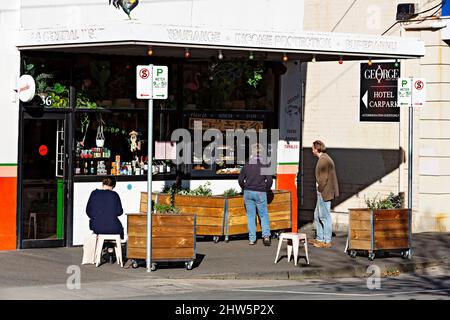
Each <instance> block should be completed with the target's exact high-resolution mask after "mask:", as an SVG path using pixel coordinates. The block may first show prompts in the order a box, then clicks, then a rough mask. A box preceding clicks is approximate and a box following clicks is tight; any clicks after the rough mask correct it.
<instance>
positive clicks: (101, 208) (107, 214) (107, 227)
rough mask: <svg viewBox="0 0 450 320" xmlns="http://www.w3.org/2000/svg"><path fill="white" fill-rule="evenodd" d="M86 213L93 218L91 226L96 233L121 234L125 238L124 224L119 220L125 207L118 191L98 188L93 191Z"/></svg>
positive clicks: (90, 222)
mask: <svg viewBox="0 0 450 320" xmlns="http://www.w3.org/2000/svg"><path fill="white" fill-rule="evenodd" d="M86 213H87V215H88V217H89V218H90V219H91V220H90V221H89V228H90V229H91V230H92V231H93V232H94V233H95V234H120V236H121V238H123V226H122V223H121V222H120V220H119V216H121V215H122V214H123V209H122V203H121V201H120V197H119V195H118V194H117V192H115V191H112V190H98V189H97V190H94V191H92V193H91V196H90V197H89V200H88V203H87V206H86Z"/></svg>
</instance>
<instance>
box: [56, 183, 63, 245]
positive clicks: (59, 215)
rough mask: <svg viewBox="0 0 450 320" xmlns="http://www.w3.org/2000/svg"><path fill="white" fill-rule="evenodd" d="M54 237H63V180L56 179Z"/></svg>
mask: <svg viewBox="0 0 450 320" xmlns="http://www.w3.org/2000/svg"><path fill="white" fill-rule="evenodd" d="M56 199H57V206H56V238H57V239H62V238H63V224H64V219H63V218H64V182H63V180H62V179H58V180H57V182H56Z"/></svg>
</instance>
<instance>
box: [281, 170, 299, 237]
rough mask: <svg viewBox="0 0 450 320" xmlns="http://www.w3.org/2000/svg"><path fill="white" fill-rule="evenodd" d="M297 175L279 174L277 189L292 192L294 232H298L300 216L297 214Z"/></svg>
mask: <svg viewBox="0 0 450 320" xmlns="http://www.w3.org/2000/svg"><path fill="white" fill-rule="evenodd" d="M296 179H297V175H296V174H278V175H277V189H279V190H289V191H291V199H292V232H297V231H298V214H297V185H296V182H297V180H296Z"/></svg>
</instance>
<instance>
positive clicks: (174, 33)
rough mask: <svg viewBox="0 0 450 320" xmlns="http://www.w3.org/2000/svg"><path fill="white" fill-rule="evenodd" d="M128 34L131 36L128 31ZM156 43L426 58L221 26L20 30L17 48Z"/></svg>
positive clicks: (337, 40) (384, 46) (378, 45)
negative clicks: (130, 42)
mask: <svg viewBox="0 0 450 320" xmlns="http://www.w3.org/2000/svg"><path fill="white" fill-rule="evenodd" d="M130 30H132V32H130ZM129 41H133V42H136V43H139V42H143V43H148V42H149V41H150V42H158V43H160V44H161V45H164V44H179V45H183V46H185V45H187V44H189V45H198V46H205V47H211V46H227V47H239V48H258V49H264V50H267V51H271V50H276V51H278V50H280V49H283V50H291V51H293V52H296V51H310V52H311V51H314V52H316V53H328V54H332V53H335V54H339V55H342V54H347V55H354V54H367V55H371V56H374V55H378V56H380V57H382V56H386V55H387V56H389V57H391V58H392V57H394V56H395V57H419V56H423V55H424V54H425V46H424V43H423V42H422V41H419V40H417V39H412V38H400V37H384V36H373V35H358V34H346V33H341V34H339V33H334V32H333V33H326V32H321V33H318V32H292V33H274V32H259V31H251V30H236V29H226V28H220V29H217V28H208V27H206V28H205V27H185V26H168V25H150V24H144V23H142V24H133V25H129V24H128V23H124V22H117V23H114V24H105V25H96V26H89V27H76V28H48V29H45V28H39V29H33V30H23V31H20V37H19V41H18V43H17V46H18V47H19V48H21V47H28V46H39V45H71V44H83V45H89V43H112V42H115V43H116V44H119V42H129Z"/></svg>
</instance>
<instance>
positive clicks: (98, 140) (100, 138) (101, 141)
mask: <svg viewBox="0 0 450 320" xmlns="http://www.w3.org/2000/svg"><path fill="white" fill-rule="evenodd" d="M97 122H98V126H97V136H96V137H95V145H96V146H97V148H103V146H104V145H105V135H104V134H103V125H104V124H105V122H104V121H103V119H102V114H101V113H99V114H98V119H97Z"/></svg>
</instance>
